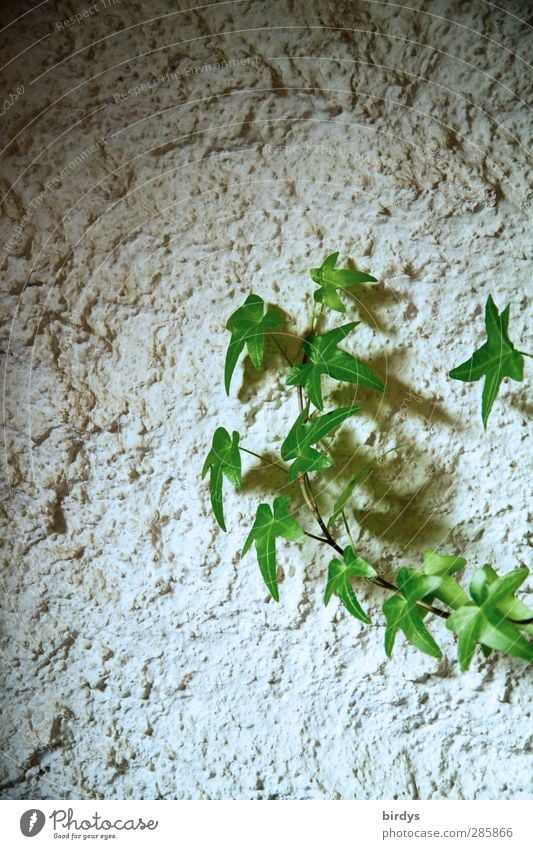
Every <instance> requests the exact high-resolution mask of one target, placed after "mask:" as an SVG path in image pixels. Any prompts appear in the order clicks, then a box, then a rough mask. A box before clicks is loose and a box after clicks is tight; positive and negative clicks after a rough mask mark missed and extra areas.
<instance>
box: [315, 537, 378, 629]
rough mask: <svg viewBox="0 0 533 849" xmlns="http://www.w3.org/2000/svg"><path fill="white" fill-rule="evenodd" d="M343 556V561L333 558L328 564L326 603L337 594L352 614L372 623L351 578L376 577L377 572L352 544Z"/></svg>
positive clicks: (362, 620)
mask: <svg viewBox="0 0 533 849" xmlns="http://www.w3.org/2000/svg"><path fill="white" fill-rule="evenodd" d="M343 558H344V559H343V560H342V561H341V560H337V559H335V560H332V561H331V563H330V564H329V566H328V582H327V584H326V592H325V594H324V604H326V605H327V604H328V603H329V600H330V598H331V596H332V595H333V594H335V595H336V596H338V597H339V598H340V600H341V601H342V603H343V604H344V606H345V608H346V609H347V610H348V612H349V613H351V614H352V616H355V618H356V619H360V620H361V622H366V623H367V624H370V619H369V618H368V616H367V614H366V613H365V611H364V610H363V608H362V607H361V605H360V604H359V601H358V600H357V596H356V594H355V592H354V590H353V587H352V584H351V580H352V578H375V577H376V575H377V572H376V570H375V569H374V568H373V567H372V566H371V565H370V563H367V562H366V560H363V559H362V558H361V557H358V556H357V554H355V552H354V550H353V548H352V547H351V546H350V545H349V546H347V548H345V549H344V552H343Z"/></svg>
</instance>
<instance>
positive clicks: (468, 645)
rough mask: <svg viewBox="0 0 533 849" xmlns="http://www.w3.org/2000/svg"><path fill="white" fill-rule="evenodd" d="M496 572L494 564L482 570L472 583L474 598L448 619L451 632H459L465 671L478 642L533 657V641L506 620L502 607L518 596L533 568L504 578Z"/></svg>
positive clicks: (516, 655) (515, 572)
mask: <svg viewBox="0 0 533 849" xmlns="http://www.w3.org/2000/svg"><path fill="white" fill-rule="evenodd" d="M494 574H495V573H493V570H491V569H490V567H489V570H487V567H484V568H483V569H478V570H477V572H475V573H474V575H473V577H472V582H471V584H470V595H471V596H472V599H473V601H472V602H469V603H468V604H465V605H463V606H462V607H460V608H459V609H458V610H456V611H455V612H454V613H452V615H451V616H450V618H449V619H448V620H447V621H446V626H447V627H448V628H449V629H450V631H455V633H456V634H457V635H458V640H457V650H458V655H459V665H460V667H461V672H465V671H466V670H467V669H468V667H469V666H470V663H471V662H472V658H473V656H474V652H475V650H476V644H477V643H481V644H482V645H484V646H487V647H488V648H491V649H496V651H503V652H505V653H506V654H510V655H512V656H513V657H521V658H522V659H523V660H533V643H532V642H530V641H529V640H527V639H526V638H525V637H523V636H522V634H521V633H520V629H519V627H517V626H516V625H514V624H513V623H512V622H510V621H509V620H508V619H506V618H505V617H504V615H503V614H502V612H501V610H499V608H498V605H499V604H501V603H502V602H503V601H504V600H508V599H509V598H512V597H513V596H514V594H515V592H516V590H517V589H518V587H519V586H520V585H521V584H522V583H523V582H524V581H525V579H526V577H527V576H528V574H529V570H528V569H526V568H522V569H515V570H514V571H513V572H509V573H508V574H507V575H505V576H504V577H503V578H498V577H496V578H494Z"/></svg>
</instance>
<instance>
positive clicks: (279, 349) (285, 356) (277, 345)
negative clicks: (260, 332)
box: [270, 333, 294, 368]
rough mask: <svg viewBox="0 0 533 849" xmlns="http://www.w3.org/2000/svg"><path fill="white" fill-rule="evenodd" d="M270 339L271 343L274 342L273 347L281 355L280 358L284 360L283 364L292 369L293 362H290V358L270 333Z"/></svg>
mask: <svg viewBox="0 0 533 849" xmlns="http://www.w3.org/2000/svg"><path fill="white" fill-rule="evenodd" d="M270 338H271V339H272V341H273V342H274V345H275V346H276V348H277V349H278V351H279V352H280V354H281V355H282V357H283V358H284V360H285V362H286V363H288V364H289V365H290V367H291V368H292V367H293V365H294V364H293V362H292V360H291V358H290V357H289V355H288V354H287V353H286V351H284V350H283V348H282V347H281V345H280V344H279V342H278V340H277V339H276V337H275V335H274V333H271V334H270Z"/></svg>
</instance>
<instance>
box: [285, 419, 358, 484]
mask: <svg viewBox="0 0 533 849" xmlns="http://www.w3.org/2000/svg"><path fill="white" fill-rule="evenodd" d="M360 411H361V407H357V406H352V407H339V408H338V409H337V410H333V411H332V412H331V413H326V414H325V415H323V416H319V417H318V418H315V419H310V420H309V421H306V419H307V416H308V414H309V412H308V410H307V409H305V410H303V411H302V412H301V413H300V415H299V416H298V418H297V419H296V421H295V423H294V424H293V426H292V427H291V429H290V431H289V433H288V434H287V437H286V439H285V440H284V442H283V445H282V446H281V456H282V458H283V459H284V460H294V463H293V464H292V466H291V467H290V469H289V480H290V481H291V482H293V481H295V480H296V478H297V476H298V475H301V474H303V473H304V472H316V471H318V470H319V469H326V468H327V467H328V466H331V460H330V459H329V457H327V455H326V454H324V453H323V452H322V451H318V450H317V449H316V448H312V447H311V446H312V445H314V444H315V443H317V442H319V441H320V440H321V439H323V438H324V437H325V436H326V435H327V434H328V433H330V432H331V431H332V430H334V428H336V427H338V426H339V425H340V424H342V422H343V421H344V420H345V419H347V418H348V417H349V416H353V415H354V413H359V412H360Z"/></svg>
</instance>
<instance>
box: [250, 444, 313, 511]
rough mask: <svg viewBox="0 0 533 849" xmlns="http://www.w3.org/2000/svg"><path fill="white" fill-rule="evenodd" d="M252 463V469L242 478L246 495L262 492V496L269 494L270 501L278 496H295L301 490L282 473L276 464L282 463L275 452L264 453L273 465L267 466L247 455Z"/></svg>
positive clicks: (285, 473)
mask: <svg viewBox="0 0 533 849" xmlns="http://www.w3.org/2000/svg"><path fill="white" fill-rule="evenodd" d="M246 456H247V457H248V459H249V460H250V461H251V462H252V465H251V466H250V468H248V469H247V470H246V472H245V473H244V474H243V476H242V482H241V489H242V491H243V492H245V493H255V492H260V493H261V494H262V495H263V494H264V493H265V492H268V500H272V499H273V498H275V497H276V496H278V495H294V494H295V493H296V491H297V490H298V491H299V488H298V486H297V485H296V484H293V483H289V481H288V480H287V472H285V471H282V470H281V469H280V468H278V467H277V466H275V465H273V464H274V463H280V462H281V461H280V459H279V457H278V455H277V454H276V453H275V452H274V451H263V457H264V458H265V459H266V460H268V461H269V462H270V463H271V464H272V465H269V466H267V465H266V464H264V463H261V460H256V459H255V458H254V457H251V456H249V455H246Z"/></svg>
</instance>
